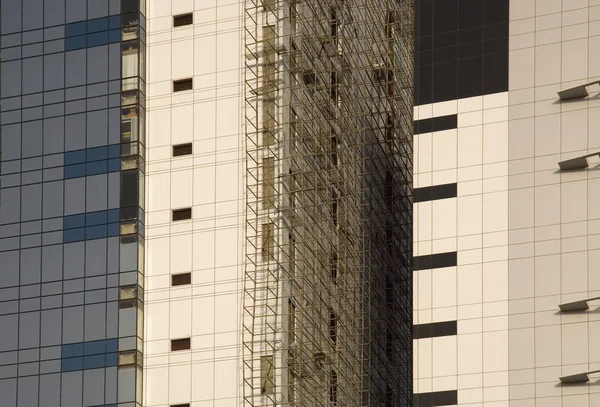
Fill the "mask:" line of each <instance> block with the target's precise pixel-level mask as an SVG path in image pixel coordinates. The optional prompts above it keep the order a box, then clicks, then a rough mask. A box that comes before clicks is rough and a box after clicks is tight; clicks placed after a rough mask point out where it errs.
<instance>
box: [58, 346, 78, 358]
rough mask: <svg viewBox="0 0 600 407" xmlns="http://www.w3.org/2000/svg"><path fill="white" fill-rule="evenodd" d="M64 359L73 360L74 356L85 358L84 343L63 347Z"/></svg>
mask: <svg viewBox="0 0 600 407" xmlns="http://www.w3.org/2000/svg"><path fill="white" fill-rule="evenodd" d="M61 355H62V357H63V358H71V357H73V356H83V343H73V344H70V345H63V346H62V354H61Z"/></svg>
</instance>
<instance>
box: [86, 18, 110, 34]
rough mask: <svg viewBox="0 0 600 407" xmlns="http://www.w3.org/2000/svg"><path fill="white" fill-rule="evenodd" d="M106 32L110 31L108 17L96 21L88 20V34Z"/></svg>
mask: <svg viewBox="0 0 600 407" xmlns="http://www.w3.org/2000/svg"><path fill="white" fill-rule="evenodd" d="M106 30H108V17H104V18H96V19H94V20H88V22H87V32H88V33H95V32H98V31H106Z"/></svg>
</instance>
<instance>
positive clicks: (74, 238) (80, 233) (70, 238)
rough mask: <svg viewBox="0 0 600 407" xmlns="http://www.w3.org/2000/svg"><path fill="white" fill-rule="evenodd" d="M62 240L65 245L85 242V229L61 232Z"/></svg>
mask: <svg viewBox="0 0 600 407" xmlns="http://www.w3.org/2000/svg"><path fill="white" fill-rule="evenodd" d="M63 240H64V242H65V243H69V242H79V241H81V240H85V229H83V228H82V229H69V230H65V231H64V232H63Z"/></svg>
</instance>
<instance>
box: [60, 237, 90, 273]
mask: <svg viewBox="0 0 600 407" xmlns="http://www.w3.org/2000/svg"><path fill="white" fill-rule="evenodd" d="M84 250H85V249H84V242H76V243H68V244H65V245H64V253H65V268H64V273H65V274H64V278H65V279H66V278H81V277H83V276H84V270H85V263H84V259H85V255H84Z"/></svg>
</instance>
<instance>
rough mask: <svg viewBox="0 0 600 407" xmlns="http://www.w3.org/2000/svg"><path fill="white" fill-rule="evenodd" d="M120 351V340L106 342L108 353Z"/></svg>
mask: <svg viewBox="0 0 600 407" xmlns="http://www.w3.org/2000/svg"><path fill="white" fill-rule="evenodd" d="M117 349H119V340H118V339H107V340H106V352H116V351H117Z"/></svg>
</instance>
